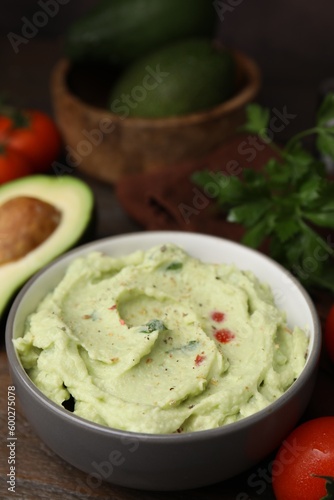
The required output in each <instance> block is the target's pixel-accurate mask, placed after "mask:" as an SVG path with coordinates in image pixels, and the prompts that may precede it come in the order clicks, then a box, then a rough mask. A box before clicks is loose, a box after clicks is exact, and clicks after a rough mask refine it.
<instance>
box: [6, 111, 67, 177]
mask: <svg viewBox="0 0 334 500" xmlns="http://www.w3.org/2000/svg"><path fill="white" fill-rule="evenodd" d="M8 120H11V127H10V128H9V127H8ZM0 139H1V140H2V141H5V142H6V144H7V145H8V147H9V148H10V149H12V150H15V151H17V152H19V153H20V154H21V155H24V156H25V157H26V158H27V159H28V160H29V161H30V163H31V165H32V166H33V169H34V171H35V172H43V171H47V170H49V169H50V167H51V164H52V162H53V161H54V160H56V158H57V156H58V154H59V152H60V148H61V137H60V133H59V131H58V129H57V127H56V125H55V123H54V122H53V120H52V119H51V118H50V117H49V116H48V115H46V114H45V113H42V112H41V111H36V110H24V111H17V112H15V113H13V115H12V117H11V118H10V117H8V116H2V117H1V119H0Z"/></svg>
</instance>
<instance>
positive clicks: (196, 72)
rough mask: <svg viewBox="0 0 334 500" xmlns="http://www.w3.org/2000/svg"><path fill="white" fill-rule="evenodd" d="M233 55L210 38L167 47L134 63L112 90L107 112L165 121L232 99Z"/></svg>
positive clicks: (194, 39)
mask: <svg viewBox="0 0 334 500" xmlns="http://www.w3.org/2000/svg"><path fill="white" fill-rule="evenodd" d="M234 86H235V63H234V59H233V56H232V54H231V52H229V51H228V50H225V49H222V48H217V47H215V46H214V44H213V43H212V41H211V40H210V39H207V38H190V39H187V40H182V41H178V42H174V43H173V44H169V45H166V46H164V47H162V48H160V49H158V50H157V51H154V52H153V53H151V54H149V55H146V56H145V57H143V58H141V59H139V60H137V61H135V62H134V63H133V64H132V65H130V66H129V67H128V68H127V69H125V71H124V72H123V74H122V75H121V76H120V78H119V80H118V81H117V82H116V84H115V85H114V87H113V88H112V90H111V93H110V97H109V108H110V110H111V111H112V112H113V113H116V114H118V115H120V116H121V117H122V118H126V117H128V116H129V117H143V118H164V117H170V116H178V115H185V114H189V113H195V112H198V111H202V110H206V109H209V108H212V107H214V106H216V105H217V104H220V103H222V102H224V101H225V100H227V99H228V98H230V97H231V96H232V94H233V92H234Z"/></svg>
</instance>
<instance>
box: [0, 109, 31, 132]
mask: <svg viewBox="0 0 334 500" xmlns="http://www.w3.org/2000/svg"><path fill="white" fill-rule="evenodd" d="M0 116H6V117H7V118H10V119H11V120H12V126H11V128H12V129H16V128H27V127H29V125H30V118H29V115H28V114H27V113H26V112H24V111H22V110H21V109H18V108H15V107H14V106H8V105H6V104H3V103H1V102H0Z"/></svg>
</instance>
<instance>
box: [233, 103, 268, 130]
mask: <svg viewBox="0 0 334 500" xmlns="http://www.w3.org/2000/svg"><path fill="white" fill-rule="evenodd" d="M269 118H270V111H269V109H267V108H262V107H261V106H259V105H258V104H254V103H253V104H249V105H248V106H247V108H246V119H247V121H246V123H245V125H243V126H242V127H240V130H242V131H244V132H249V133H251V134H257V135H259V136H262V137H264V136H266V130H267V128H268V125H269Z"/></svg>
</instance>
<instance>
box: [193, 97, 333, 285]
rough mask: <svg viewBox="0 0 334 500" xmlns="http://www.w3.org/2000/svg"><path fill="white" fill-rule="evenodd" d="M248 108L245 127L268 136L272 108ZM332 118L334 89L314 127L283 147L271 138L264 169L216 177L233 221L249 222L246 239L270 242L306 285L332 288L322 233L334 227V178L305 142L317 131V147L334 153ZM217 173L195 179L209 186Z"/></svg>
mask: <svg viewBox="0 0 334 500" xmlns="http://www.w3.org/2000/svg"><path fill="white" fill-rule="evenodd" d="M246 114H247V121H246V124H245V126H244V127H243V130H245V131H248V132H251V133H257V134H258V135H260V136H262V137H265V134H266V128H267V126H268V122H269V111H268V109H263V108H261V107H260V106H259V105H257V104H251V105H249V106H248V107H247V113H246ZM331 120H334V94H330V96H328V97H327V98H326V99H325V101H324V103H323V104H322V106H321V108H320V109H319V112H318V115H317V125H316V127H313V128H311V129H309V130H305V131H302V132H299V133H298V134H296V135H295V136H294V137H292V138H291V139H290V140H289V142H288V143H287V144H286V146H285V147H284V148H281V149H279V148H278V147H277V145H274V144H271V145H272V146H273V151H275V153H276V154H275V155H273V157H272V158H270V159H269V161H268V162H267V164H266V165H265V166H264V168H263V170H262V171H261V172H259V171H258V170H254V169H252V168H250V167H249V166H247V168H244V170H243V173H242V178H239V177H235V176H231V177H225V176H223V177H222V178H221V179H220V181H221V182H217V186H218V189H217V196H216V201H215V203H216V206H217V208H218V209H219V210H221V212H222V213H224V216H225V217H227V220H228V221H229V222H234V223H238V224H241V225H242V226H244V227H245V229H246V231H245V233H244V237H243V239H242V242H243V243H244V244H246V245H248V246H251V247H254V248H258V247H259V246H260V245H261V244H263V243H264V242H268V243H269V251H270V255H271V256H272V257H273V258H274V259H276V260H278V261H279V262H281V263H282V264H283V265H284V266H286V267H287V268H288V269H289V270H290V271H292V272H293V273H294V274H295V275H296V276H297V277H298V279H300V281H301V282H302V283H303V284H304V285H305V286H310V287H312V286H322V287H325V288H327V289H328V290H331V291H333V290H334V249H333V248H331V245H330V242H329V241H328V237H327V236H326V237H325V236H324V237H322V236H321V234H324V229H326V228H327V229H328V230H332V229H334V181H332V180H329V179H328V178H326V177H325V165H324V163H323V162H322V161H320V160H319V159H318V157H317V156H314V155H313V154H312V153H311V152H310V151H307V150H306V149H305V148H304V147H303V145H302V142H301V140H302V139H304V138H305V137H306V136H307V135H312V136H313V135H316V141H317V145H318V148H319V151H320V152H321V153H322V154H326V155H330V156H331V157H332V158H334V126H333V125H331V124H330V122H331ZM328 122H329V123H328ZM277 152H280V154H279V156H278V157H277ZM215 175H216V174H214V173H212V172H208V171H206V172H196V173H195V174H194V175H193V177H192V179H193V181H194V182H195V183H196V184H197V185H198V186H200V187H202V188H203V189H204V190H205V186H206V183H208V182H212V181H213V179H214V177H213V176H215ZM217 179H218V177H217ZM329 277H331V279H330V278H329Z"/></svg>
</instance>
